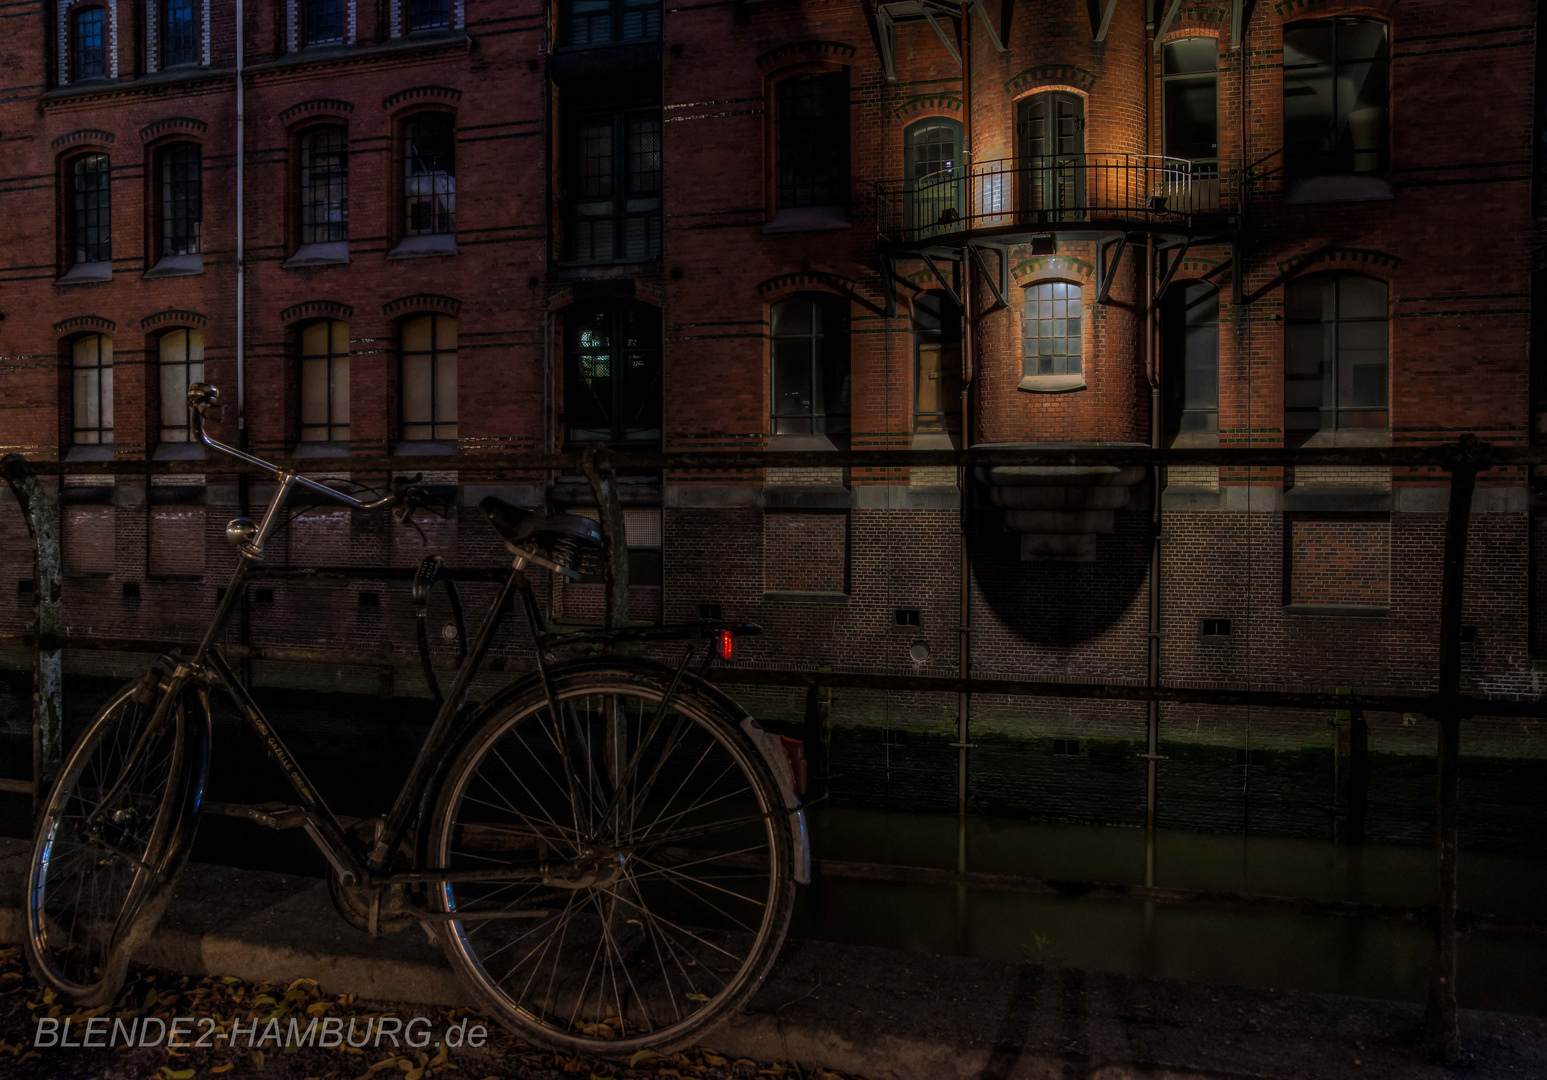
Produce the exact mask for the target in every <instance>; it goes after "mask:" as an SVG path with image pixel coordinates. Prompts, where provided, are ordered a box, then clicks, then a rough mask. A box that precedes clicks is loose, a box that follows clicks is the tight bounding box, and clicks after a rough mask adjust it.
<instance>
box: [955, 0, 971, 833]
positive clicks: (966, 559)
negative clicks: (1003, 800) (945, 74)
mask: <svg viewBox="0 0 1547 1080" xmlns="http://www.w3.org/2000/svg"><path fill="white" fill-rule="evenodd" d="M960 20H961V21H960V23H959V24H958V31H957V39H958V41H959V42H960V51H961V58H962V161H963V163H964V164H965V166H966V177H967V184H966V188H967V198H966V202H965V206H964V210H965V214H964V219H965V220H966V222H967V223H968V228H969V229H970V228H971V223H972V2H971V0H967V2H965V3H963V4H962V5H961V12H960ZM961 281H962V285H961V288H962V297H961V298H962V388H961V445H962V449H964V450H965V449H967V448H968V447H969V446H971V444H972V407H971V400H972V398H971V395H972V375H973V371H972V341H973V329H974V327H973V323H974V320H973V317H972V258H971V252H970V251H969V250H968V248H967V245H966V244H965V243H964V244H963V245H962V278H961ZM971 472H972V470H971V469H969V468H967V467H966V466H963V467H962V468H961V469H960V470H959V472H958V474H957V486H958V489H959V490H960V492H961V611H960V612H959V615H960V623H959V624H958V625H959V627H960V635H959V640H958V643H957V653H958V662H957V671H958V674H959V675H960V677H961V679H962V680H963V682H965V681H966V680H967V679H968V678H970V677H971V674H972V631H971V625H972V562H971V559H970V556H969V552H968V548H967V535H968V529H969V520H970V517H969V513H968V512H969V510H970V508H971V507H970V502H971V496H970V494H969V492H968V486H969V484H970V482H971ZM970 706H971V697H970V695H969V694H968V693H967V691H966V690H965V689H963V690H961V691H960V692H959V693H958V694H957V696H956V813H957V815H958V816H960V817H966V816H967V751H968V750H969V749H970V748H971V744H970V743H969V742H968V738H967V735H968V715H969V713H970Z"/></svg>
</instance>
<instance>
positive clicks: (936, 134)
mask: <svg viewBox="0 0 1547 1080" xmlns="http://www.w3.org/2000/svg"><path fill="white" fill-rule="evenodd" d="M903 153H904V155H905V156H906V161H905V162H904V164H903V173H904V175H905V176H906V177H907V184H906V187H905V189H904V194H905V199H906V201H907V204H908V205H907V207H906V208H905V210H904V213H905V219H906V221H907V222H908V225H909V227H910V228H913V229H915V230H921V231H922V232H921V233H916V234H915V235H921V234H922V235H928V231H930V230H935V229H938V230H939V231H941V232H949V231H951V226H953V224H954V223H955V222H956V221H958V220H959V219H960V218H961V216H962V215H963V214H965V213H966V212H967V198H966V196H967V190H966V181H965V179H964V177H965V174H966V171H965V170H964V169H963V168H962V126H961V122H960V121H957V120H949V119H946V118H945V117H943V116H932V117H930V118H928V119H927V120H920V121H919V122H918V123H916V124H912V125H910V126H909V128H908V130H907V131H905V132H903ZM955 227H956V228H960V226H955Z"/></svg>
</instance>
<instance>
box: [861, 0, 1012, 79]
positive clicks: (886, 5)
mask: <svg viewBox="0 0 1547 1080" xmlns="http://www.w3.org/2000/svg"><path fill="white" fill-rule="evenodd" d="M966 6H967V7H969V8H971V13H972V14H976V15H977V17H978V19H979V21H981V22H982V24H983V29H984V30H986V31H987V32H988V40H989V41H990V42H991V43H992V44H993V46H994V48H995V49H997V50H999V51H1000V52H1004V51H1005V46H1004V41H1003V40H1002V38H1001V36H1000V33H999V28H998V27H997V26H995V25H994V20H993V19H992V18H991V17H990V16H989V14H988V11H987V9H986V8H985V6H984V0H968V3H967V5H966ZM961 12H962V5H961V4H955V3H950V2H948V0H881V2H880V3H878V4H876V41H877V43H878V44H879V45H880V48H881V66H882V67H883V68H885V69H886V77H887V79H888V80H890V81H891V82H896V81H897V27H898V26H901V25H906V24H908V23H918V22H922V23H927V24H928V25H929V28H930V29H931V30H933V31H934V32H935V36H936V37H938V38H939V39H940V44H942V45H944V46H945V51H946V52H948V53H950V54H951V59H953V60H955V61H956V63H957V64H960V63H961V62H962V58H961V53H960V52H959V51H958V50H957V48H956V41H955V38H954V35H953V34H950V33H947V32H946V23H947V21H948V20H950V19H956V18H960V16H961Z"/></svg>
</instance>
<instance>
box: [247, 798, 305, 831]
mask: <svg viewBox="0 0 1547 1080" xmlns="http://www.w3.org/2000/svg"><path fill="white" fill-rule="evenodd" d="M246 809H247V811H248V812H247V813H246V814H244V815H243V816H244V817H246V818H248V819H249V820H251V821H255V822H257V823H258V824H259V825H262V826H263V827H264V828H267V829H299V828H300V827H301V826H303V825H305V824H306V810H305V809H304V808H302V807H299V806H291V805H290V804H289V803H282V802H266V803H258V804H257V805H256V806H249V807H247V808H246Z"/></svg>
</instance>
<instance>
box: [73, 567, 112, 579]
mask: <svg viewBox="0 0 1547 1080" xmlns="http://www.w3.org/2000/svg"><path fill="white" fill-rule="evenodd" d="M64 578H65V580H66V581H112V580H113V571H111V570H66V571H65V572H64Z"/></svg>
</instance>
